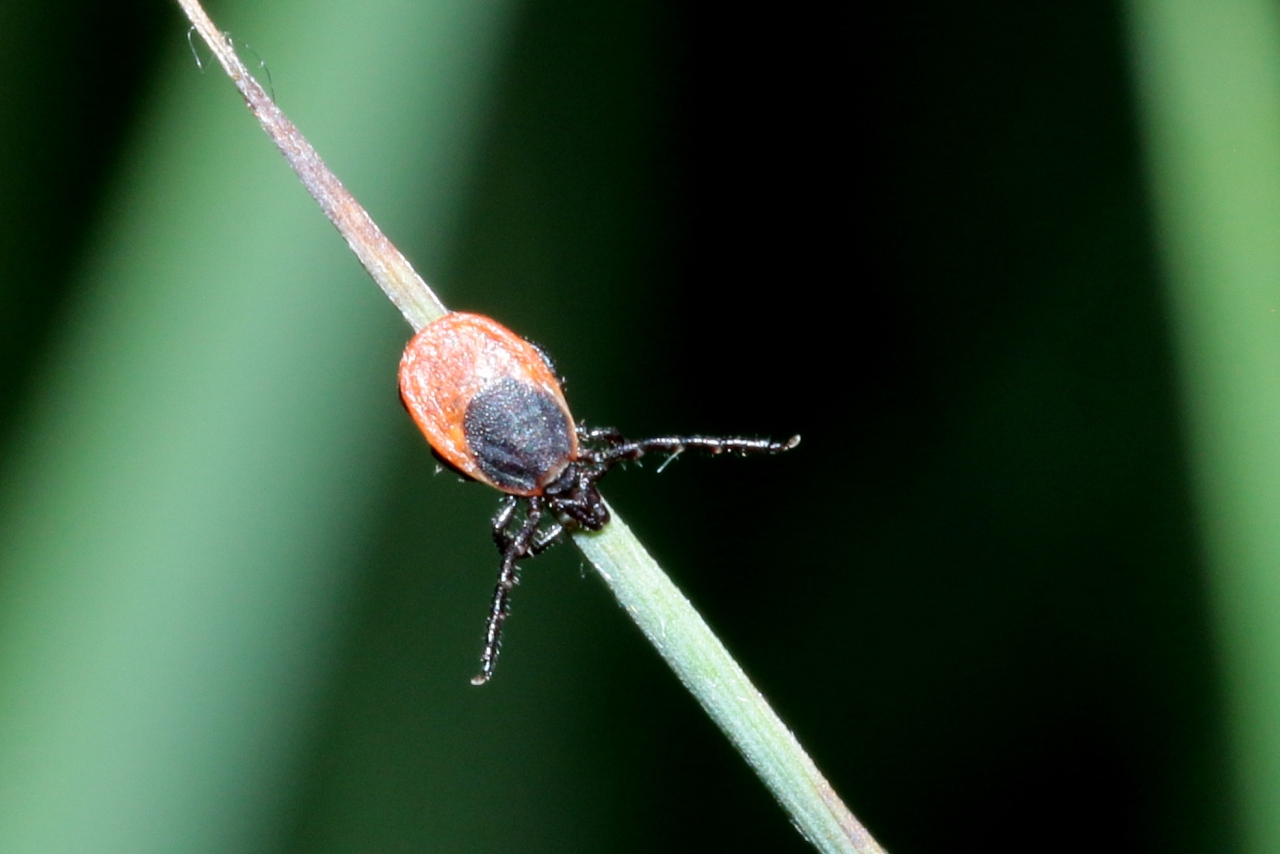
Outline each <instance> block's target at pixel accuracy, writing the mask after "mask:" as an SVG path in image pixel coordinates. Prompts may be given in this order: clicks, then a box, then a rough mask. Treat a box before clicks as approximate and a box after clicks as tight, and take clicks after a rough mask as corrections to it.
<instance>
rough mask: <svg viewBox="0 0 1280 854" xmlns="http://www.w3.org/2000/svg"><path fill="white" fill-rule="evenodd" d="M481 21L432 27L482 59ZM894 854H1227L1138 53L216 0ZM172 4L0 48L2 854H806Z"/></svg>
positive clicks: (982, 33) (20, 12)
mask: <svg viewBox="0 0 1280 854" xmlns="http://www.w3.org/2000/svg"><path fill="white" fill-rule="evenodd" d="M437 7H439V8H437ZM209 11H210V13H211V14H212V15H213V17H214V19H215V21H217V22H218V24H219V25H220V26H222V27H223V28H225V29H227V30H228V31H230V33H231V34H232V36H233V37H234V38H235V39H236V41H237V44H238V45H239V46H240V49H241V50H242V51H243V52H244V53H245V55H246V57H247V58H249V59H252V58H253V57H254V56H255V55H256V57H259V58H260V59H261V60H262V61H263V62H265V65H266V68H267V69H269V75H270V85H271V88H272V90H273V92H274V94H275V96H276V97H277V99H278V101H279V102H280V104H281V106H282V107H283V108H284V109H285V111H286V112H287V113H289V115H290V117H291V118H292V119H293V120H294V121H295V122H296V123H297V124H298V125H299V127H300V128H301V129H302V130H303V132H304V133H306V134H307V135H308V137H309V138H310V139H311V141H312V142H313V143H314V144H315V145H316V147H317V148H318V149H319V150H320V152H321V153H322V154H323V155H324V156H325V157H326V159H327V160H328V162H329V163H330V165H331V166H332V167H333V168H334V169H335V171H336V172H337V173H338V175H339V176H340V177H342V178H343V179H344V181H346V182H347V184H348V186H349V187H351V189H352V190H353V191H354V192H355V194H356V195H357V197H358V198H360V199H361V201H362V202H364V203H365V205H366V206H367V207H368V208H369V210H370V212H371V213H372V215H373V216H374V217H375V219H377V220H378V221H379V223H380V224H381V225H382V226H383V228H384V229H385V230H386V231H387V232H388V234H389V235H390V236H391V237H392V239H393V240H394V241H396V243H397V244H398V245H399V246H400V248H401V249H402V250H404V251H405V252H406V254H407V255H409V256H410V258H411V259H413V261H414V263H415V265H416V266H417V267H418V269H419V270H420V271H422V272H423V273H424V275H425V277H426V278H427V280H428V281H430V282H431V283H432V284H433V285H435V286H436V288H437V289H438V291H439V293H440V294H441V296H442V297H443V299H444V300H445V302H446V303H447V304H448V305H449V306H450V307H452V308H458V309H466V310H472V311H480V312H484V313H487V314H490V315H492V316H494V317H495V318H497V319H499V320H500V321H502V322H503V323H505V324H507V325H508V326H510V327H512V328H513V329H515V330H516V331H518V332H520V333H522V334H524V335H527V336H528V337H530V338H531V339H532V340H535V341H537V342H539V343H540V344H541V345H542V346H544V347H545V348H546V349H547V350H548V352H549V353H550V354H551V355H552V356H553V357H554V358H555V359H556V362H557V365H558V367H559V368H560V370H561V371H562V373H563V374H564V375H565V377H566V378H567V384H566V391H567V395H568V398H569V400H570V402H571V404H572V406H573V407H574V410H575V413H576V414H577V416H578V417H579V418H581V419H582V420H585V421H587V422H589V423H592V424H599V425H613V426H616V427H618V428H620V429H621V430H623V431H624V432H625V433H626V434H628V435H633V436H643V435H648V434H661V433H672V432H692V433H705V434H731V433H742V434H747V435H767V436H774V437H779V438H781V437H786V436H788V435H791V434H793V433H799V434H801V435H802V436H803V444H802V445H801V447H800V448H799V449H798V450H797V451H796V452H795V453H793V454H789V455H787V456H785V457H781V458H777V459H768V460H759V459H752V460H728V459H722V460H714V461H708V460H704V459H698V458H695V457H694V456H693V455H692V454H690V455H687V456H686V457H683V458H681V459H680V460H679V461H678V462H676V463H675V464H674V465H672V466H671V467H670V468H668V469H667V470H665V471H664V472H663V473H662V474H661V475H657V474H655V471H654V469H655V468H656V466H655V465H646V466H643V467H640V466H632V467H630V468H629V470H627V471H621V472H617V473H615V474H613V475H611V476H610V478H609V479H608V480H607V481H606V482H605V490H604V491H605V493H606V495H607V496H608V497H609V499H610V501H611V502H612V503H613V504H614V505H615V506H616V507H618V508H619V510H620V511H621V512H622V513H623V514H624V515H625V517H626V518H627V520H628V521H629V523H630V524H631V526H632V527H633V529H634V530H635V531H636V533H637V534H638V535H639V536H640V538H641V539H642V540H643V541H644V542H646V543H647V545H648V546H649V547H650V549H651V550H652V552H653V553H654V555H655V557H657V559H658V560H659V562H660V563H661V564H662V565H663V566H664V567H665V568H666V569H667V571H668V572H670V573H671V574H672V576H673V578H674V579H675V581H676V582H677V584H679V585H681V586H682V587H683V589H684V590H685V591H686V592H687V593H688V594H689V596H690V597H691V599H692V600H693V601H694V603H695V604H696V605H697V606H698V607H699V608H700V609H701V610H702V612H703V614H704V616H705V617H706V618H707V619H708V621H709V623H710V624H711V625H712V626H713V628H715V629H716V630H717V631H718V632H719V633H720V635H721V637H722V638H723V639H724V641H725V642H726V644H727V645H728V647H729V648H730V650H731V651H733V652H734V653H735V655H736V656H737V657H738V659H739V661H740V662H741V663H742V665H743V666H744V667H745V669H746V670H747V671H748V673H750V674H751V675H752V676H753V678H754V679H756V680H757V684H758V685H759V687H760V688H761V689H762V690H763V691H764V693H765V694H766V695H767V696H768V697H769V698H770V699H771V700H772V701H773V702H774V704H775V706H776V708H777V709H778V711H779V712H780V713H781V714H782V716H783V717H784V719H785V720H786V721H787V722H788V723H789V724H790V725H791V726H792V727H793V728H794V729H795V731H796V733H797V735H798V736H799V738H800V740H801V742H802V743H803V744H805V746H806V747H807V748H808V749H809V750H810V752H811V754H812V755H813V757H814V758H815V760H816V761H817V763H818V765H819V766H820V767H821V768H822V769H823V770H824V771H825V772H826V773H827V775H828V776H829V778H830V779H831V781H832V783H833V784H834V785H835V787H836V789H837V790H838V791H839V792H840V793H841V794H842V795H843V796H844V798H845V799H846V801H847V802H848V803H849V805H850V807H851V808H852V809H853V811H854V812H855V814H857V815H858V816H859V818H860V819H862V821H863V822H864V823H865V824H866V825H867V826H868V828H869V829H870V830H871V831H872V832H873V833H874V834H876V835H877V837H878V838H879V839H880V841H881V842H882V843H883V844H884V845H885V846H886V847H887V848H888V849H889V850H890V851H893V852H895V854H908V853H909V852H931V851H952V852H956V851H970V850H973V851H978V850H980V851H983V852H1005V851H1007V852H1022V851H1031V850H1034V851H1039V852H1055V851H1064V852H1065V851H1068V850H1070V851H1075V850H1078V849H1079V848H1081V847H1087V848H1088V849H1089V850H1096V851H1117V852H1120V851H1123V852H1136V851H1152V852H1154V851H1160V852H1179V851H1185V852H1193V851H1205V850H1214V851H1231V850H1236V846H1237V844H1238V837H1237V829H1236V817H1235V812H1234V806H1233V790H1232V784H1231V779H1232V778H1231V776H1230V766H1229V763H1228V755H1229V751H1228V746H1227V738H1226V734H1225V733H1226V730H1225V726H1224V723H1223V719H1224V709H1223V706H1224V701H1223V696H1222V692H1221V688H1220V678H1219V675H1218V674H1219V668H1220V666H1221V660H1220V658H1218V653H1217V651H1216V648H1215V646H1214V642H1213V638H1214V637H1215V633H1214V628H1213V626H1212V625H1211V622H1210V613H1211V611H1210V607H1209V604H1208V601H1209V600H1208V595H1207V589H1206V587H1207V582H1206V577H1205V573H1204V570H1203V567H1202V559H1201V554H1202V546H1201V544H1200V540H1199V538H1198V535H1197V528H1196V524H1195V519H1196V510H1195V506H1196V505H1195V498H1194V496H1193V494H1192V492H1191V490H1190V486H1189V483H1190V480H1189V475H1188V472H1187V466H1186V456H1187V451H1186V447H1185V442H1184V437H1183V431H1184V426H1183V425H1184V415H1183V413H1182V412H1181V410H1180V407H1179V396H1178V391H1177V389H1178V384H1177V383H1178V380H1177V377H1176V375H1175V370H1174V364H1175V362H1174V359H1173V346H1174V342H1173V338H1172V334H1171V332H1170V327H1169V323H1168V320H1167V316H1168V311H1169V310H1168V308H1167V306H1166V303H1165V298H1164V294H1163V291H1162V283H1161V277H1160V273H1159V269H1160V268H1159V264H1158V262H1157V254H1156V253H1157V249H1156V245H1155V243H1154V240H1153V225H1152V213H1151V211H1150V207H1149V198H1148V196H1149V193H1148V190H1147V186H1146V179H1145V177H1144V176H1145V173H1144V166H1143V160H1142V153H1141V141H1140V133H1139V120H1138V107H1137V105H1136V103H1135V94H1134V91H1135V90H1134V88H1133V81H1132V79H1131V70H1130V64H1129V63H1130V61H1131V57H1130V55H1129V52H1128V50H1127V47H1126V38H1127V36H1126V30H1125V22H1124V19H1123V17H1122V15H1121V9H1120V7H1119V6H1118V5H1117V4H1114V3H1104V2H1077V3H1071V4H1027V3H1014V2H978V3H966V4H951V3H925V4H901V6H899V5H898V4H874V5H871V6H869V7H864V6H863V5H860V4H842V3H827V4H806V5H802V6H801V7H779V8H776V9H775V8H769V9H768V10H764V9H756V8H752V7H744V6H742V5H741V4H736V5H730V4H681V3H663V2H649V0H621V2H616V3H593V2H582V0H528V2H526V3H523V4H516V3H514V2H507V0H472V2H470V3H464V2H462V0H454V1H453V2H441V3H425V2H417V3H410V2H404V1H403V0H401V2H397V0H366V2H363V3H352V2H350V0H324V2H316V0H313V2H306V3H304V2H301V0H259V2H256V3H248V2H238V0H220V2H216V3H211V4H210V9H209ZM186 30H187V27H186V24H185V22H184V21H183V20H182V19H181V16H180V14H179V12H178V10H177V8H176V6H175V5H173V4H171V3H167V2H155V3H151V4H116V5H111V4H107V5H104V4H98V3H88V2H77V0H68V2H64V3H59V4H48V3H37V2H34V0H9V2H8V3H6V4H5V5H4V7H3V9H0V104H3V110H0V121H2V122H3V124H2V125H0V151H2V152H3V158H0V163H3V166H0V217H2V218H3V223H4V228H2V229H0V366H2V367H0V442H3V444H2V445H0V850H3V851H6V852H15V854H17V852H31V854H35V852H41V854H50V852H62V851H66V852H72V851H78V852H86V851H95V852H104V854H116V852H120V854H124V852H175V854H176V852H224V851H226V852H230V851H236V852H241V851H261V852H289V854H311V852H324V853H325V854H329V852H333V854H345V853H346V852H351V854H355V852H409V851H415V852H417V851H432V852H455V851H456V852H491V851H504V852H516V851H518V852H541V851H546V852H566V851H575V852H577V851H584V852H585V851H608V852H649V851H681V852H683V851H689V852H694V851H744V852H753V851H761V852H774V851H779V852H780V851H806V850H809V849H808V847H807V845H806V844H805V843H804V842H803V840H801V839H800V838H799V836H798V835H797V834H796V833H795V831H794V830H793V829H792V828H791V827H790V826H789V825H788V823H787V820H786V818H785V816H784V815H783V814H782V813H781V811H780V810H778V809H777V808H776V807H775V805H774V804H773V803H772V801H771V799H770V797H769V795H768V794H767V792H766V791H765V790H764V788H763V787H762V786H761V785H760V784H759V783H758V781H756V780H755V779H754V778H753V777H752V775H751V773H750V771H749V769H748V768H747V766H746V765H745V763H744V762H743V761H742V760H741V758H740V757H738V756H737V755H736V754H734V753H733V751H732V750H731V748H730V747H729V745H728V744H727V743H726V742H725V741H724V740H723V739H722V738H721V736H720V735H719V733H718V732H717V731H716V730H715V729H714V727H713V726H712V725H711V724H710V723H709V722H708V721H707V720H706V718H705V717H704V716H703V715H702V714H701V713H700V711H699V710H698V708H697V707H696V705H695V704H694V702H693V701H692V700H691V699H690V698H689V697H688V696H687V695H686V694H685V693H684V692H683V691H682V690H681V688H680V687H679V685H678V684H676V682H675V680H674V679H673V678H672V677H671V675H670V674H669V673H668V672H667V671H666V670H665V669H664V668H663V666H662V664H661V662H660V661H658V659H657V658H656V656H655V655H654V654H653V652H652V650H650V649H648V648H646V646H645V645H644V643H643V641H642V639H641V638H640V636H639V633H638V632H637V631H636V630H635V629H634V627H633V626H632V625H631V624H630V622H629V621H628V620H627V619H626V617H625V615H624V614H622V613H621V612H620V611H619V610H618V609H617V607H616V606H615V604H614V603H613V602H612V601H611V599H610V597H609V594H608V592H607V591H606V589H605V588H604V587H603V585H601V584H600V583H599V581H598V580H597V579H596V578H595V577H593V575H592V574H591V572H590V571H589V570H588V569H586V568H584V566H583V563H582V560H581V558H580V556H579V555H578V554H577V552H576V551H575V550H574V549H573V548H572V547H571V546H565V547H562V548H559V549H556V550H554V551H553V552H551V553H549V554H547V555H546V556H544V557H540V558H539V559H537V560H536V561H531V562H529V563H528V564H527V565H526V568H525V570H524V580H523V583H522V585H521V587H520V589H519V590H518V591H517V593H516V596H515V600H514V612H513V618H512V620H511V621H510V623H509V628H508V633H507V637H506V645H505V651H504V653H503V657H502V660H501V662H500V665H499V669H498V674H497V678H496V679H495V681H494V682H493V683H492V684H491V685H490V686H488V687H485V688H483V689H475V688H472V687H471V686H470V685H469V684H468V678H469V677H470V676H472V675H473V672H474V671H475V668H476V666H477V660H478V653H479V649H480V636H481V630H482V626H483V620H484V614H485V608H486V607H487V605H488V600H489V595H490V591H491V588H492V584H493V580H494V575H495V573H496V567H497V562H496V554H495V551H494V548H493V545H492V542H491V541H490V537H489V531H488V518H489V515H490V513H491V512H492V510H493V509H494V507H495V505H496V496H495V495H494V494H492V493H491V492H489V491H486V490H485V489H483V488H481V487H479V486H477V485H473V484H462V483H458V482H457V480H456V478H454V477H453V476H451V475H448V474H437V473H436V472H435V467H434V462H433V460H432V458H431V456H430V454H429V452H428V449H427V448H426V446H425V443H424V442H423V441H422V439H421V437H420V436H419V435H417V434H416V433H415V431H414V429H413V427H412V424H411V423H410V422H409V419H408V418H407V417H405V416H404V414H403V412H402V411H401V409H400V403H399V401H398V399H397V396H396V391H395V370H396V364H397V359H398V354H399V349H400V347H401V346H403V342H404V341H405V340H406V339H407V337H408V334H409V330H408V328H407V327H406V326H405V325H404V324H403V322H402V321H401V320H400V319H399V317H398V316H397V315H396V314H395V312H394V309H393V308H392V307H391V306H390V304H389V303H387V302H386V301H385V300H384V299H383V298H382V297H381V295H380V294H379V293H378V291H377V290H376V288H374V287H373V286H372V284H371V283H370V282H369V280H368V279H367V277H365V276H364V274H363V273H362V272H361V271H360V270H359V269H358V267H357V265H356V264H355V262H354V260H352V259H351V258H350V256H349V255H348V254H347V253H346V251H345V247H344V246H343V244H342V241H341V240H340V238H339V237H338V236H337V235H336V233H334V232H333V230H332V229H331V228H330V227H329V226H328V224H327V223H326V222H325V221H324V220H323V218H322V217H321V216H320V214H319V213H318V212H317V211H316V209H315V208H314V205H312V203H311V202H310V200H309V199H308V198H307V197H306V195H305V193H304V192H303V191H302V190H301V188H300V187H298V185H297V184H296V181H294V179H293V177H292V175H291V173H289V171H288V169H287V167H286V165H285V163H284V162H283V160H282V159H281V158H280V157H279V155H278V154H277V153H276V152H275V151H274V149H273V148H272V146H271V145H270V143H269V142H268V141H267V140H266V139H265V137H264V136H263V135H262V133H261V132H260V131H259V130H258V129H257V127H256V126H255V124H254V122H253V121H252V119H251V117H250V116H249V115H248V113H247V111H246V110H244V109H243V106H242V105H241V104H240V102H239V100H238V97H237V96H236V94H235V92H234V89H233V87H232V86H231V84H230V83H229V82H228V81H227V80H226V79H224V78H223V76H222V74H221V72H220V71H219V70H218V69H217V68H216V66H215V65H213V64H212V62H211V60H210V59H209V57H208V54H207V52H203V51H202V50H201V49H199V48H197V49H196V54H198V55H200V56H201V57H202V59H203V61H204V65H205V68H204V71H203V73H202V72H201V71H200V70H199V69H198V68H197V65H196V61H195V60H194V59H193V56H192V51H191V48H190V47H189V46H188V44H187V41H186V38H185V33H186Z"/></svg>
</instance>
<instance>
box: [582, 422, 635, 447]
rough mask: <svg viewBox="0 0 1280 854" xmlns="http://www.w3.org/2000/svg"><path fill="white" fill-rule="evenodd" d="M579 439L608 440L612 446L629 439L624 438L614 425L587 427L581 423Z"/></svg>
mask: <svg viewBox="0 0 1280 854" xmlns="http://www.w3.org/2000/svg"><path fill="white" fill-rule="evenodd" d="M578 441H580V442H607V443H608V444H609V445H610V446H613V445H621V444H624V443H625V442H626V441H627V440H626V439H624V438H622V434H621V433H619V432H618V431H617V430H615V429H614V428H612V427H587V426H586V425H583V424H579V425H578Z"/></svg>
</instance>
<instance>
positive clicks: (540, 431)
mask: <svg viewBox="0 0 1280 854" xmlns="http://www.w3.org/2000/svg"><path fill="white" fill-rule="evenodd" d="M400 396H401V398H402V399H403V400H404V404H405V407H406V408H407V409H408V410H409V413H410V415H412V416H413V420H414V421H415V422H416V423H417V425H418V427H419V428H420V429H421V430H422V432H423V434H424V435H425V436H426V437H427V441H428V442H429V443H430V444H431V447H432V448H433V449H434V451H435V453H436V454H437V456H439V457H440V459H442V460H443V461H444V462H445V463H447V464H448V465H449V466H450V467H451V468H453V469H455V470H456V471H458V472H459V473H460V474H462V475H463V476H465V477H468V478H471V479H473V480H478V481H480V482H481V483H486V484H488V485H489V486H492V487H493V488H495V489H497V490H499V491H501V492H504V493H506V495H507V497H506V498H505V499H504V500H503V503H502V506H501V507H500V509H499V510H498V513H497V515H496V516H495V517H494V519H493V538H494V542H495V543H497V546H498V550H499V551H500V552H501V553H502V564H501V569H500V571H499V575H498V585H497V588H496V590H495V591H494V595H493V603H492V605H491V607H490V611H489V620H488V625H487V627H486V631H485V645H484V651H483V653H482V654H481V657H480V674H479V675H478V676H476V677H475V678H474V679H472V680H471V681H472V683H473V684H475V685H482V684H484V683H485V682H487V681H488V680H489V678H490V677H491V676H492V675H493V670H494V666H495V664H496V663H497V658H498V643H499V640H500V638H501V633H502V624H503V622H504V621H505V620H506V617H507V612H508V607H509V601H510V595H511V591H512V589H513V588H514V587H515V585H516V583H517V581H518V580H519V579H518V575H517V569H516V562H517V561H519V560H521V559H522V558H525V557H529V556H531V555H536V554H538V553H540V552H542V551H543V550H545V549H546V548H548V547H549V546H551V545H552V544H554V543H555V542H556V541H557V540H559V539H560V538H561V536H562V535H563V534H564V531H565V529H566V528H570V529H574V528H581V529H586V530H589V531H598V530H600V529H601V528H603V527H604V526H605V524H606V523H607V522H608V521H609V511H608V508H607V507H606V506H605V503H604V499H602V498H601V497H600V493H599V491H598V489H597V488H596V482H597V481H598V480H599V479H600V478H601V477H602V476H603V475H604V474H605V473H606V472H607V471H608V470H609V469H610V468H611V467H612V466H613V465H614V464H616V463H618V462H621V461H623V460H634V459H638V458H640V457H642V456H644V455H645V454H646V453H650V452H662V453H666V454H668V455H670V456H675V455H676V454H679V453H681V452H682V451H684V450H686V449H689V448H693V449H697V450H702V451H706V452H709V453H712V454H719V453H723V452H729V453H736V454H757V453H764V454H776V453H778V452H780V451H785V450H790V449H791V448H794V447H795V446H796V445H797V444H799V442H800V437H799V436H793V437H792V438H791V439H789V440H788V441H786V442H772V441H769V440H767V439H741V438H715V437H706V436H668V437H660V438H655V439H645V440H642V441H637V442H632V441H628V440H626V439H624V438H622V436H621V435H620V434H619V433H618V432H617V431H615V430H612V429H607V428H606V429H593V430H588V429H585V428H584V427H582V426H581V425H577V424H575V423H574V420H573V416H572V415H570V413H569V406H568V404H567V403H566V402H565V399H564V392H563V391H562V390H561V388H560V382H559V380H558V379H557V378H556V375H555V371H554V370H553V369H552V366H551V364H550V362H549V361H548V359H547V358H546V356H545V354H543V352H542V351H541V350H539V349H538V348H537V347H535V346H534V345H533V344H531V343H529V342H528V341H526V340H525V339H523V338H521V337H520V336H518V335H516V334H515V333H514V332H512V331H511V330H509V329H507V328H506V327H505V326H503V325H501V324H500V323H497V322H496V321H494V320H491V319H489V318H487V317H483V316H481V315H478V314H467V313H464V312H452V313H450V314H447V315H445V316H444V317H442V318H440V319H439V320H436V321H434V322H432V323H430V324H428V325H427V326H424V327H423V328H422V330H421V331H419V332H418V334H417V335H415V336H414V337H413V339H412V340H411V341H410V342H409V345H408V346H407V347H406V348H405V351H404V356H403V358H402V359H401V360H400Z"/></svg>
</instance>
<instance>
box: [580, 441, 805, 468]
mask: <svg viewBox="0 0 1280 854" xmlns="http://www.w3.org/2000/svg"><path fill="white" fill-rule="evenodd" d="M798 444H800V437H799V436H792V437H791V438H790V439H788V440H787V441H785V442H774V441H772V440H770V439H741V438H724V439H721V438H716V437H712V436H660V437H658V438H656V439H642V440H640V441H638V442H623V443H621V444H616V445H614V446H613V447H611V448H607V449H605V450H603V451H600V452H599V454H598V455H597V457H596V458H597V460H598V461H599V462H601V463H603V464H604V465H606V466H608V465H613V464H614V463H616V462H620V461H622V460H636V459H639V458H640V457H643V456H644V455H645V454H648V453H653V452H659V453H667V454H670V455H671V456H673V457H674V456H676V455H677V454H680V453H683V452H684V451H686V450H688V449H690V448H692V449H693V450H696V451H705V452H706V453H708V454H725V453H729V454H779V453H782V452H783V451H789V450H791V449H792V448H794V447H795V446H796V445H798Z"/></svg>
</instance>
